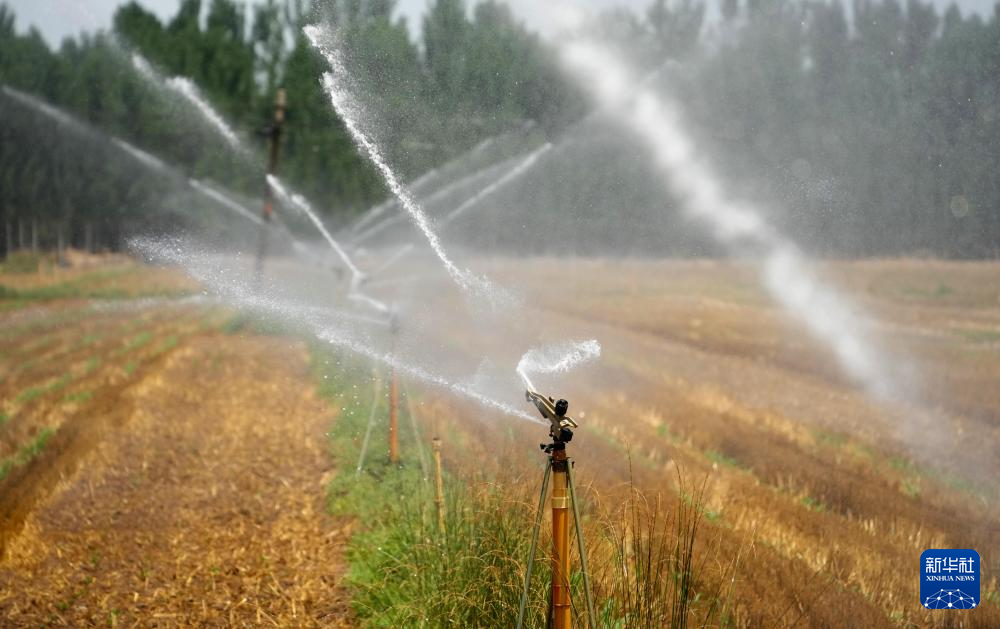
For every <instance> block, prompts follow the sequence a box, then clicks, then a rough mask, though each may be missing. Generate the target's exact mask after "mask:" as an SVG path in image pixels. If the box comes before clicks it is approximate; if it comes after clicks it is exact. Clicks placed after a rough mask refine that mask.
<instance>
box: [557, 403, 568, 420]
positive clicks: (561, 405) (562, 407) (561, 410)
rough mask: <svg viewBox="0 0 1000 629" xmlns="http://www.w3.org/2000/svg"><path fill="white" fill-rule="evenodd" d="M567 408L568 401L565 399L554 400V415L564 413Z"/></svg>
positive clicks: (560, 415) (558, 415)
mask: <svg viewBox="0 0 1000 629" xmlns="http://www.w3.org/2000/svg"><path fill="white" fill-rule="evenodd" d="M568 410H569V402H567V401H566V400H557V401H556V406H555V411H556V417H562V416H564V415H565V414H566V411H568Z"/></svg>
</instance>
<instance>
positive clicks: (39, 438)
mask: <svg viewBox="0 0 1000 629" xmlns="http://www.w3.org/2000/svg"><path fill="white" fill-rule="evenodd" d="M55 432H56V431H55V430H54V429H52V428H47V427H46V428H42V429H41V430H40V431H38V434H37V435H35V438H34V439H32V440H31V441H29V442H28V443H27V444H25V445H24V446H22V447H21V449H20V450H18V451H17V452H16V453H15V454H13V455H11V456H9V457H7V458H6V459H4V460H2V461H0V480H2V479H3V478H5V477H6V476H7V474H9V473H10V472H11V470H13V469H14V468H15V467H19V466H21V465H26V464H27V463H30V462H31V461H32V460H33V459H34V458H35V457H37V456H38V455H39V454H41V453H42V451H43V450H44V449H45V445H46V444H47V443H48V442H49V439H51V438H52V435H54V434H55Z"/></svg>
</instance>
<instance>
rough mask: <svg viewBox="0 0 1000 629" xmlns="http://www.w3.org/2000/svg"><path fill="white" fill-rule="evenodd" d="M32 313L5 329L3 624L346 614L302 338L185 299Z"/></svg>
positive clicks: (337, 534) (13, 315)
mask: <svg viewBox="0 0 1000 629" xmlns="http://www.w3.org/2000/svg"><path fill="white" fill-rule="evenodd" d="M137 271H139V272H142V273H143V274H145V272H144V271H142V270H141V269H138V268H137V267H135V266H134V265H133V266H131V267H130V268H129V273H130V274H134V273H136V272H137ZM154 277H155V276H154ZM146 279H150V278H148V277H147V278H146ZM147 286H148V284H147ZM28 308H30V310H27V309H22V310H11V311H9V312H7V313H6V314H5V315H4V319H5V321H4V322H3V324H2V325H3V334H2V344H3V351H2V354H3V356H4V364H3V370H4V372H3V373H4V375H3V381H2V384H0V391H2V399H3V404H4V408H3V412H4V415H3V418H4V421H3V425H2V426H0V444H2V454H0V456H2V457H3V461H4V466H5V467H4V478H3V479H2V480H0V517H2V520H0V544H2V548H3V561H2V563H0V610H2V611H0V618H2V624H4V625H5V626H47V625H59V626H72V627H79V626H108V625H110V626H136V625H138V626H217V625H220V624H224V625H229V626H343V625H347V624H350V612H349V609H348V604H347V600H348V599H347V596H346V594H345V592H344V590H343V588H342V587H340V585H339V581H340V576H341V574H342V573H343V571H344V568H345V564H344V556H343V552H344V545H345V541H346V538H347V535H348V532H349V529H350V522H349V521H348V520H346V519H343V518H335V517H332V516H330V515H328V514H327V511H326V509H325V505H324V483H325V482H326V481H327V478H328V475H329V473H330V471H331V465H332V463H331V460H330V458H329V456H328V448H327V445H326V437H325V434H326V432H327V430H328V429H329V426H330V423H331V422H332V421H333V418H334V413H333V412H332V411H331V410H330V408H329V407H328V406H327V405H326V404H324V403H322V402H321V401H319V400H318V399H317V397H316V395H315V393H314V391H313V387H312V385H311V381H310V379H309V377H308V370H307V367H308V356H307V355H306V353H305V350H304V349H303V347H302V344H301V343H299V342H289V341H286V340H284V339H278V338H273V337H260V336H255V335H246V336H244V335H242V334H240V333H239V332H238V331H234V333H232V334H227V333H225V332H224V331H221V330H220V327H222V326H224V325H225V324H226V322H227V321H229V320H230V318H229V315H227V314H226V313H223V312H220V311H218V310H213V309H210V308H206V307H203V306H199V305H196V304H191V303H184V302H183V301H178V302H169V301H164V300H162V299H160V300H158V301H154V302H151V303H150V302H148V301H144V300H122V301H114V302H108V301H99V302H95V301H81V302H76V301H72V302H65V301H54V302H49V303H44V304H36V305H32V306H29V307H28Z"/></svg>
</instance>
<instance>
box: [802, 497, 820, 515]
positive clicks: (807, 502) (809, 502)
mask: <svg viewBox="0 0 1000 629" xmlns="http://www.w3.org/2000/svg"><path fill="white" fill-rule="evenodd" d="M799 502H800V503H802V505H803V506H805V508H806V509H809V510H810V511H815V512H817V513H822V512H823V511H826V505H824V504H823V503H822V502H821V501H820V500H819V499H818V498H813V497H812V496H802V497H801V498H799Z"/></svg>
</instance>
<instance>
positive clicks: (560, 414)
mask: <svg viewBox="0 0 1000 629" xmlns="http://www.w3.org/2000/svg"><path fill="white" fill-rule="evenodd" d="M524 397H525V399H527V400H528V401H529V402H531V403H532V404H534V405H535V408H537V409H538V412H539V413H541V414H542V417H544V418H545V419H547V420H549V424H550V426H549V436H550V437H552V443H550V444H544V443H543V444H541V448H542V450H544V451H545V452H552V451H553V450H565V449H566V444H567V443H569V442H570V441H571V440H572V439H573V430H572V429H573V428H576V427H577V423H576V422H575V421H573V418H572V417H570V416H569V415H567V414H566V411H568V410H569V402H567V401H566V400H562V399H560V400H558V401H556V400H555V399H554V398H551V397H548V396H544V395H542V394H541V393H536V392H534V391H530V390H528V391H525V392H524Z"/></svg>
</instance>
